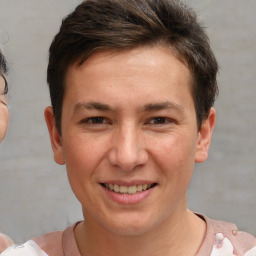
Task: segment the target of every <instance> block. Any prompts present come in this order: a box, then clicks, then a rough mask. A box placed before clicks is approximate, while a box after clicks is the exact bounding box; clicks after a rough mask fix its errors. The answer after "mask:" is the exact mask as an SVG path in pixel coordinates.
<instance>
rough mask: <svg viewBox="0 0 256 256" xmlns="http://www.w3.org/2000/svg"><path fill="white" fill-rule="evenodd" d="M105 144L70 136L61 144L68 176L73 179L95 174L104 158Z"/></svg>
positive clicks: (86, 138)
mask: <svg viewBox="0 0 256 256" xmlns="http://www.w3.org/2000/svg"><path fill="white" fill-rule="evenodd" d="M104 145H105V143H104V141H103V140H102V141H101V143H100V145H99V141H97V139H96V140H95V139H93V138H88V137H81V136H72V137H71V138H70V139H69V141H66V142H64V144H63V153H64V158H65V162H66V167H67V171H68V175H69V176H72V178H73V179H74V178H75V179H79V178H82V176H90V175H93V174H94V173H95V171H96V170H97V167H98V166H99V165H100V164H101V162H102V159H103V158H104V156H105V151H106V150H105V146H104Z"/></svg>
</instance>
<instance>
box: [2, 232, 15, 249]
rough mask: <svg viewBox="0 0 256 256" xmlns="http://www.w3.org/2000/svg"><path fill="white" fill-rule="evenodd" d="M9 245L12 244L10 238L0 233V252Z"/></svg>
mask: <svg viewBox="0 0 256 256" xmlns="http://www.w3.org/2000/svg"><path fill="white" fill-rule="evenodd" d="M11 245H13V241H12V240H11V238H10V237H8V236H6V235H4V234H0V253H1V252H2V251H3V250H5V249H6V248H7V247H9V246H11Z"/></svg>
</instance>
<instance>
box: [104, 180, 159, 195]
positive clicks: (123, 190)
mask: <svg viewBox="0 0 256 256" xmlns="http://www.w3.org/2000/svg"><path fill="white" fill-rule="evenodd" d="M101 185H102V186H103V187H105V188H106V189H108V190H111V191H113V192H116V193H119V194H127V195H132V194H137V193H140V192H143V191H146V190H149V189H151V188H153V187H155V186H156V185H157V183H153V184H143V185H142V184H141V185H133V186H123V185H117V184H109V183H101Z"/></svg>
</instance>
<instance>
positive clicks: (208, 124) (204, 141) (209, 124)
mask: <svg viewBox="0 0 256 256" xmlns="http://www.w3.org/2000/svg"><path fill="white" fill-rule="evenodd" d="M215 121H216V111H215V109H214V108H211V109H210V113H209V116H208V118H207V119H205V120H204V121H203V123H202V126H201V129H200V131H199V134H198V142H197V149H196V157H195V162H196V163H201V162H204V161H205V160H206V159H207V158H208V151H209V147H210V143H211V138H212V131H213V128H214V126H215Z"/></svg>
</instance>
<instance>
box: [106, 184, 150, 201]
mask: <svg viewBox="0 0 256 256" xmlns="http://www.w3.org/2000/svg"><path fill="white" fill-rule="evenodd" d="M102 188H103V189H104V191H105V192H106V193H107V195H108V197H109V198H110V199H111V200H113V201H114V202H116V203H118V204H123V205H131V204H138V203H141V202H143V201H144V200H145V199H146V198H147V197H148V196H149V195H150V194H151V193H152V192H153V190H154V188H155V187H153V188H150V189H148V190H145V191H141V192H137V193H136V194H120V193H116V192H114V191H111V190H109V189H107V188H105V187H102Z"/></svg>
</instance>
